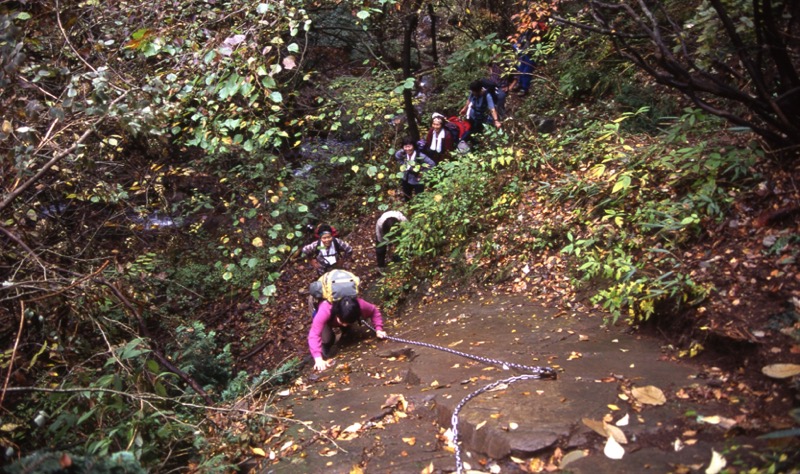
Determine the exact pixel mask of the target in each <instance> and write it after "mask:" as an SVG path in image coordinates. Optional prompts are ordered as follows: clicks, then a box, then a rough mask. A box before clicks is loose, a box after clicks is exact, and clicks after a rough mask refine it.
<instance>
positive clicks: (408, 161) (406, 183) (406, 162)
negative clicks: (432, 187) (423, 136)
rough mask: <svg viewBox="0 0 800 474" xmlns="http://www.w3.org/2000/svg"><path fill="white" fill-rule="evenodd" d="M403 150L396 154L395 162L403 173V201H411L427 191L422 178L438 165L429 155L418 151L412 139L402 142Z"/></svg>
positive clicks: (401, 182) (401, 184)
mask: <svg viewBox="0 0 800 474" xmlns="http://www.w3.org/2000/svg"><path fill="white" fill-rule="evenodd" d="M402 145H403V149H402V150H398V151H397V153H395V154H394V158H395V160H397V162H398V164H399V165H400V169H401V170H402V171H403V177H402V179H401V180H400V186H401V189H402V190H403V199H405V200H408V199H411V197H413V196H414V195H415V194H419V193H421V192H423V191H424V190H425V185H424V184H423V182H422V176H423V174H424V173H425V171H427V170H429V169H431V168H433V167H434V166H436V163H435V162H434V161H433V160H432V159H430V158H429V157H428V155H426V154H424V153H422V152H421V151H417V149H416V144H415V143H414V140H413V139H412V138H411V137H405V138H404V139H403V142H402Z"/></svg>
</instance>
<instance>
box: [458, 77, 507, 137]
mask: <svg viewBox="0 0 800 474" xmlns="http://www.w3.org/2000/svg"><path fill="white" fill-rule="evenodd" d="M460 114H461V115H462V116H464V117H466V118H467V121H468V122H469V125H470V127H469V131H468V132H467V133H466V135H465V136H463V137H461V139H462V140H463V139H465V138H466V137H468V136H470V135H473V134H478V133H481V132H482V131H483V124H484V123H491V124H494V126H495V127H497V128H500V127H501V126H502V123H500V116H499V115H498V112H497V108H496V107H495V104H494V99H493V98H492V95H491V94H490V93H489V91H488V90H486V88H485V87H483V82H481V81H479V80H478V81H473V82H472V83H471V84H470V85H469V97H467V103H466V104H464V107H462V108H461V112H460Z"/></svg>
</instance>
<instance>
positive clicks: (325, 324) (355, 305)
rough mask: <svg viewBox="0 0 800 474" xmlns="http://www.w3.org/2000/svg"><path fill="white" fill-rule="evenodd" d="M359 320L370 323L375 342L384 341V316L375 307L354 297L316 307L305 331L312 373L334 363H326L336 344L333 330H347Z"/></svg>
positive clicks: (328, 361) (325, 302)
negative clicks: (306, 332)
mask: <svg viewBox="0 0 800 474" xmlns="http://www.w3.org/2000/svg"><path fill="white" fill-rule="evenodd" d="M359 319H369V320H371V322H372V326H373V327H374V328H375V335H376V336H378V339H384V338H386V332H385V331H384V330H383V316H381V311H380V310H379V309H378V307H377V306H375V305H374V304H372V303H370V302H368V301H366V300H363V299H361V298H356V297H354V296H350V297H345V298H342V299H340V300H338V301H336V302H334V303H332V304H331V303H330V302H329V301H328V300H323V301H322V303H320V304H319V307H318V308H317V313H316V314H315V315H314V320H313V321H312V323H311V330H310V331H309V332H308V350H309V351H310V352H311V357H313V358H314V370H317V371H320V372H321V371H323V370H325V369H327V368H328V367H329V366H330V365H331V364H332V363H333V362H332V361H330V360H326V359H327V358H328V357H329V355H330V354H329V351H330V349H331V347H333V343H334V342H336V335H335V334H334V333H333V328H341V329H342V331H347V330H348V329H349V328H350V326H351V325H353V324H355V323H356V322H357V321H358V320H359Z"/></svg>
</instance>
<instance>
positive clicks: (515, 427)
mask: <svg viewBox="0 0 800 474" xmlns="http://www.w3.org/2000/svg"><path fill="white" fill-rule="evenodd" d="M517 428H519V425H518V424H516V423H514V422H513V421H512V422H511V423H509V424H508V429H509V430H511V431H514V430H515V429H517Z"/></svg>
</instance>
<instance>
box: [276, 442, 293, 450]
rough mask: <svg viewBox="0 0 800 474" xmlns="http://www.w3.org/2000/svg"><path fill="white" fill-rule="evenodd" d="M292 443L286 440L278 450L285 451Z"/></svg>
mask: <svg viewBox="0 0 800 474" xmlns="http://www.w3.org/2000/svg"><path fill="white" fill-rule="evenodd" d="M293 444H294V441H287V442H285V443H283V446H281V449H279V451H286V450H287V449H289V448H290V447H292V445H293Z"/></svg>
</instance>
